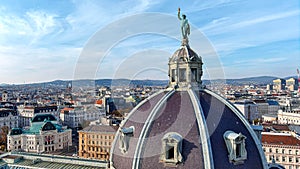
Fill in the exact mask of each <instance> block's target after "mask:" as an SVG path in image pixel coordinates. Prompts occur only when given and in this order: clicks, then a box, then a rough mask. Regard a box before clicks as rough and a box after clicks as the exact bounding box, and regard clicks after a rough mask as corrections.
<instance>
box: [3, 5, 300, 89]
mask: <svg viewBox="0 0 300 169" xmlns="http://www.w3.org/2000/svg"><path fill="white" fill-rule="evenodd" d="M178 7H181V10H182V12H183V13H185V14H186V15H187V18H188V19H189V22H190V24H191V25H193V28H194V29H198V31H201V32H202V33H203V35H204V36H205V37H206V38H207V39H208V40H209V42H210V43H211V45H212V46H213V47H214V49H215V51H216V52H217V54H218V60H219V62H220V63H219V64H218V65H221V66H222V70H223V73H224V75H225V77H226V78H242V77H251V76H262V75H271V76H278V77H286V76H292V75H296V69H297V68H299V67H300V47H299V46H300V44H299V40H300V35H299V33H300V27H299V25H300V23H299V22H300V7H299V1H298V0H286V1H282V0H265V1H261V0H213V1H212V0H194V1H183V0H181V1H174V0H172V1H171V0H159V1H154V0H142V1H134V0H129V1H128V0H120V1H117V0H116V1H101V0H94V1H88V0H86V1H79V0H78V1H67V0H65V1H61V0H48V1H46V0H43V1H40V0H24V1H17V0H7V1H1V2H0V70H1V73H0V74H1V75H0V84H1V83H10V84H12V83H16V84H20V83H31V82H43V81H52V80H57V79H69V80H70V79H76V78H77V77H80V78H84V77H85V74H84V73H83V72H84V70H85V68H84V67H83V68H81V69H78V67H80V66H81V65H80V64H85V66H86V67H89V65H92V64H93V63H92V62H95V63H94V64H97V67H96V68H94V67H93V69H95V70H94V71H93V74H92V76H87V77H86V78H122V77H123V78H133V79H167V69H168V67H167V63H168V57H170V56H171V55H172V53H173V52H174V51H175V50H176V49H177V48H178V47H179V46H180V29H179V25H180V22H179V21H178V24H175V25H172V26H171V27H174V28H176V29H175V30H178V37H175V38H172V37H170V36H166V34H167V32H161V33H160V34H149V33H147V32H145V33H143V34H138V35H136V36H132V37H127V38H125V39H120V41H119V42H118V43H116V44H114V45H113V46H111V47H110V48H109V50H108V51H106V53H105V54H103V53H102V54H99V53H101V52H102V51H101V49H99V50H98V51H97V49H95V50H93V52H94V53H89V55H90V56H91V57H90V59H85V60H86V62H81V59H82V57H83V54H82V53H83V51H84V49H86V48H88V47H89V46H87V45H88V44H90V43H89V41H92V40H93V39H95V36H97V32H101V30H103V29H104V28H106V26H107V25H112V26H115V27H116V28H117V29H113V30H118V28H119V29H121V28H122V26H124V25H117V23H118V21H119V20H122V19H124V18H127V20H128V24H130V26H131V27H137V28H140V29H143V26H145V25H144V24H142V23H141V22H134V21H131V20H130V19H131V18H132V17H131V16H134V15H141V14H144V13H147V14H149V13H150V14H151V13H158V14H164V15H165V14H166V15H168V16H174V17H177V9H178ZM125 21H126V20H125ZM126 22H127V21H126ZM126 22H125V24H126ZM149 22H155V25H164V24H168V23H166V22H165V21H162V20H160V19H159V18H155V19H154V20H153V21H152V20H149ZM170 23H172V24H173V22H170ZM145 29H146V28H145ZM171 29H173V28H171ZM122 31H128V30H119V31H113V32H109V31H108V34H107V36H102V37H96V39H97V40H96V41H94V42H95V43H98V44H94V45H95V46H96V48H97V45H98V47H99V48H101V47H103V45H105V44H106V42H108V41H109V39H110V38H109V37H110V36H114V37H116V36H117V35H118V34H120V33H122ZM192 36H193V30H192V33H191V37H192ZM193 44H194V46H196V44H197V42H196V41H195V40H194V41H192V39H191V41H190V45H191V47H192V48H194V46H193ZM195 48H197V47H195ZM197 52H198V53H199V54H201V56H202V59H203V61H204V69H209V68H210V67H212V64H210V63H209V59H208V58H209V57H208V56H206V55H205V52H204V53H202V52H203V51H197ZM92 55H93V56H95V57H92ZM100 55H101V56H102V55H105V58H103V59H101V60H93V59H94V58H96V57H97V56H100ZM79 62H80V64H79ZM206 63H207V64H206ZM90 67H92V66H90ZM78 72H79V73H78ZM81 72H82V73H81ZM205 72H207V71H205ZM80 73H81V75H78V74H80ZM203 78H206V79H209V78H210V76H209V73H206V74H205V75H204V77H203Z"/></svg>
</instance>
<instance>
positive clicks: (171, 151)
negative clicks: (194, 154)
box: [160, 132, 183, 165]
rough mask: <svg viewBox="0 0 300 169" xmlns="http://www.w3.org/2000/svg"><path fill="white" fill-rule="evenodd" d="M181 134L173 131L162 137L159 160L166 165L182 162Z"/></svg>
mask: <svg viewBox="0 0 300 169" xmlns="http://www.w3.org/2000/svg"><path fill="white" fill-rule="evenodd" d="M181 150H182V136H181V135H180V134H178V133H175V132H170V133H167V134H165V135H164V137H163V138H162V152H161V155H160V161H161V162H164V163H166V164H168V165H176V164H178V163H180V162H182V160H183V158H182V155H181Z"/></svg>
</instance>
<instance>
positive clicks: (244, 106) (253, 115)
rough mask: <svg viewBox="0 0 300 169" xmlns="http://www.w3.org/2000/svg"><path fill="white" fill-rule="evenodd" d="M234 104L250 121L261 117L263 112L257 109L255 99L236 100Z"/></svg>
mask: <svg viewBox="0 0 300 169" xmlns="http://www.w3.org/2000/svg"><path fill="white" fill-rule="evenodd" d="M234 105H235V106H236V108H238V109H239V110H240V111H241V112H242V114H243V115H244V117H245V118H246V119H247V120H248V121H250V122H252V121H253V120H257V119H259V118H261V114H260V113H259V112H258V110H257V107H258V106H257V105H256V104H255V103H254V102H253V101H247V100H246V101H242V102H235V103H234Z"/></svg>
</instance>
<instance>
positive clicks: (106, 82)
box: [0, 76, 297, 87]
mask: <svg viewBox="0 0 300 169" xmlns="http://www.w3.org/2000/svg"><path fill="white" fill-rule="evenodd" d="M291 77H293V78H297V77H296V76H290V77H286V78H283V79H289V78H291ZM277 78H278V77H274V76H258V77H247V78H241V79H225V82H226V84H231V85H250V84H252V85H267V84H272V82H273V80H274V79H277ZM69 83H71V84H72V85H73V86H78V87H80V86H95V85H96V86H137V85H139V86H167V85H168V80H130V79H97V80H91V79H82V80H73V81H71V80H55V81H51V82H44V83H33V84H25V85H32V86H59V87H66V86H67V85H68V84H69ZM213 83H224V80H222V79H216V80H206V79H204V80H203V84H204V85H208V84H213ZM5 85H6V84H0V86H5Z"/></svg>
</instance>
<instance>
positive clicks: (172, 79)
mask: <svg viewBox="0 0 300 169" xmlns="http://www.w3.org/2000/svg"><path fill="white" fill-rule="evenodd" d="M175 78H176V76H175V69H172V70H171V82H175Z"/></svg>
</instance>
